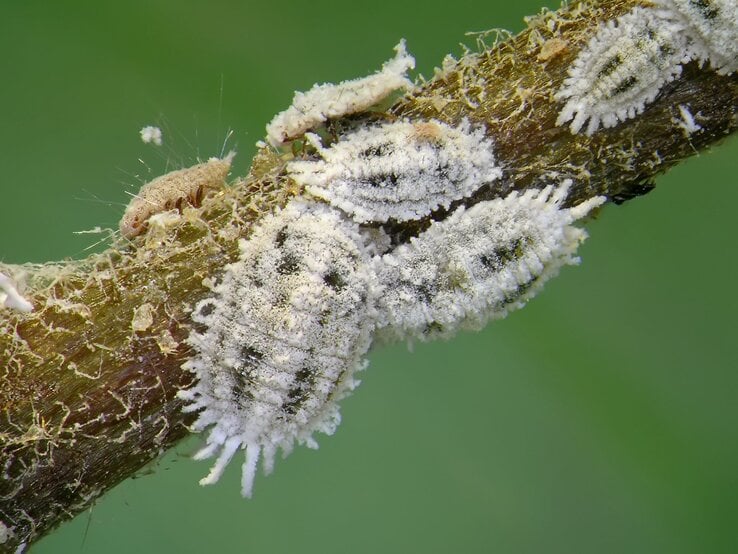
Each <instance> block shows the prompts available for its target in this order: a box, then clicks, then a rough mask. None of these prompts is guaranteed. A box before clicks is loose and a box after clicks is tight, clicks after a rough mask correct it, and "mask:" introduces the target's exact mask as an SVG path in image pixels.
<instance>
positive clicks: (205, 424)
mask: <svg viewBox="0 0 738 554" xmlns="http://www.w3.org/2000/svg"><path fill="white" fill-rule="evenodd" d="M362 242H363V238H362V236H361V235H360V234H359V229H358V225H356V224H355V223H353V222H351V221H350V220H348V219H346V218H345V216H343V215H342V214H341V213H340V212H338V211H336V210H333V209H331V208H330V207H328V206H325V205H322V204H318V203H314V202H306V201H302V200H293V201H292V202H290V203H289V204H288V205H287V206H286V207H285V208H284V209H282V210H281V211H278V212H277V213H276V214H274V215H271V216H268V217H267V218H265V219H264V220H263V221H262V222H261V223H260V224H259V226H258V227H257V228H256V229H255V230H254V232H253V234H252V235H251V236H250V237H249V238H248V239H247V240H243V241H242V242H241V256H240V259H239V261H237V262H236V263H233V264H231V265H229V266H228V267H227V269H226V272H225V274H224V276H223V280H222V282H221V283H220V284H219V285H217V286H216V287H215V288H214V291H215V293H216V295H215V296H214V297H213V298H209V299H206V300H203V301H201V302H200V303H199V304H198V305H197V306H196V307H195V309H194V311H193V312H192V319H193V321H194V322H195V323H197V324H200V325H203V326H204V330H203V331H201V332H195V331H193V332H192V333H191V335H190V338H189V343H190V344H191V345H192V346H193V347H194V349H195V351H196V352H197V354H196V356H195V357H194V358H192V359H191V360H189V361H188V362H186V363H185V365H184V366H183V367H185V368H186V369H188V370H190V371H192V372H194V373H195V375H196V376H197V378H198V382H197V384H196V385H195V386H194V387H192V388H191V389H189V390H186V391H182V392H180V397H182V398H184V399H186V400H187V401H188V402H189V403H188V405H187V406H186V410H187V411H198V410H202V411H201V412H200V413H199V416H198V418H197V420H196V422H195V423H194V425H193V428H194V430H195V431H203V430H205V429H208V428H209V429H210V432H209V435H208V437H207V446H206V447H205V448H203V449H202V450H201V451H200V452H199V453H198V454H197V455H196V458H198V459H203V458H209V457H211V456H213V455H215V454H218V459H217V461H216V462H215V464H214V465H213V467H212V469H211V471H210V474H209V475H208V476H207V477H205V478H204V479H203V480H202V481H201V482H200V483H201V484H210V483H214V482H216V481H217V480H218V479H219V478H220V475H221V474H222V472H223V470H224V468H225V467H226V465H227V464H228V462H229V461H230V459H231V458H232V456H233V455H234V454H235V452H236V451H237V450H238V449H239V448H245V450H246V460H245V462H244V465H243V474H242V493H243V495H244V496H251V491H252V487H253V480H254V475H255V472H256V464H257V462H258V459H259V457H260V455H262V456H263V466H264V469H265V472H267V473H268V472H269V471H270V470H271V468H272V466H273V463H274V455H275V452H276V450H277V449H278V448H281V449H282V450H283V452H285V453H288V452H289V451H290V450H291V449H292V447H293V444H294V443H295V442H298V443H305V444H307V445H308V446H316V443H315V441H314V440H313V438H312V434H313V433H314V432H317V431H321V432H324V433H327V434H331V433H333V431H334V430H335V428H336V426H337V425H338V422H339V420H340V416H339V412H338V406H337V402H338V400H340V399H341V398H342V397H343V396H345V395H346V394H347V393H348V392H349V391H350V390H351V389H353V388H354V387H355V386H356V385H357V384H358V382H357V381H356V380H355V379H354V374H355V372H356V371H358V370H360V369H362V367H363V356H364V354H365V353H366V351H367V349H368V348H369V343H370V337H371V335H370V333H371V331H372V330H373V325H374V323H373V322H374V319H373V316H372V303H373V292H372V291H373V288H372V286H371V283H370V281H371V279H370V276H369V274H368V272H367V268H368V267H369V256H368V254H367V252H366V250H365V249H364V247H363V245H362Z"/></svg>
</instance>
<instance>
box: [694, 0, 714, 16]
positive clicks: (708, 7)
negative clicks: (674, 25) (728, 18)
mask: <svg viewBox="0 0 738 554" xmlns="http://www.w3.org/2000/svg"><path fill="white" fill-rule="evenodd" d="M689 3H690V4H691V5H692V6H694V7H695V8H697V11H698V12H700V14H702V17H704V18H705V19H715V18H716V17H717V16H718V15H719V14H720V10H719V9H718V8H716V7H715V6H713V5H712V4H711V3H710V1H709V0H690V2H689Z"/></svg>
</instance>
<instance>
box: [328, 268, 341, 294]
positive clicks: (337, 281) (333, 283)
mask: <svg viewBox="0 0 738 554" xmlns="http://www.w3.org/2000/svg"><path fill="white" fill-rule="evenodd" d="M323 282H324V283H325V284H326V285H327V286H328V287H330V288H332V289H333V290H334V291H336V292H341V291H342V290H343V289H345V288H346V279H344V278H343V276H342V275H341V274H340V273H339V272H338V270H336V269H331V270H330V271H329V272H328V273H326V274H325V275H323Z"/></svg>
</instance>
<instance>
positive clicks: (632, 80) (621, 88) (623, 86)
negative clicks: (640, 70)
mask: <svg viewBox="0 0 738 554" xmlns="http://www.w3.org/2000/svg"><path fill="white" fill-rule="evenodd" d="M636 84H638V77H636V76H635V75H631V76H630V77H628V78H627V79H625V80H624V81H623V82H622V83H620V84H619V85H618V86H616V87H615V88H614V89H613V91H612V95H611V96H617V95H618V94H623V93H624V92H627V91H629V90H630V89H632V88H633V87H634V86H635V85H636Z"/></svg>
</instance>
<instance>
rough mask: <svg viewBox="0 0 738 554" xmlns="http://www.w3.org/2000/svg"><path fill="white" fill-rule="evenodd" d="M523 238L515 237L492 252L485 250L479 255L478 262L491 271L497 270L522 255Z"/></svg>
mask: <svg viewBox="0 0 738 554" xmlns="http://www.w3.org/2000/svg"><path fill="white" fill-rule="evenodd" d="M525 242H527V241H525V239H522V238H517V239H515V240H514V241H512V242H511V243H510V244H508V245H506V246H500V247H499V248H496V249H495V250H493V251H492V252H487V253H484V254H482V255H481V256H479V263H481V264H482V266H483V267H484V268H485V269H487V270H490V271H492V272H494V271H499V270H500V269H502V268H503V267H504V266H505V264H506V263H509V262H512V261H513V260H517V259H518V258H520V257H521V256H522V255H523V245H524V244H525Z"/></svg>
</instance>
